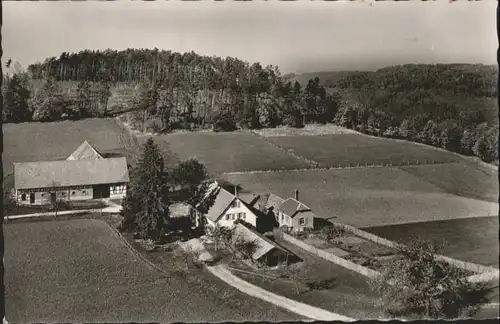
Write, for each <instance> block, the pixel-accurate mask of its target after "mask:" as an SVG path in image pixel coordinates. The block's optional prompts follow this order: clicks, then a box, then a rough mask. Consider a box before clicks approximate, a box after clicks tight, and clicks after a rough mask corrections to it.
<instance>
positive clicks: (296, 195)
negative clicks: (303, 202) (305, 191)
mask: <svg viewBox="0 0 500 324" xmlns="http://www.w3.org/2000/svg"><path fill="white" fill-rule="evenodd" d="M295 200H297V201H299V190H298V189H295Z"/></svg>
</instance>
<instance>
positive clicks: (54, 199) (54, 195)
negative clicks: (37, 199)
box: [50, 192, 57, 203]
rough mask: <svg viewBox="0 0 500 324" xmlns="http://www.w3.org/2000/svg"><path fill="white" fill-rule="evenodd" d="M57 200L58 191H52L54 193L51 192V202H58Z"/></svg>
mask: <svg viewBox="0 0 500 324" xmlns="http://www.w3.org/2000/svg"><path fill="white" fill-rule="evenodd" d="M56 200H57V199H56V193H55V192H52V193H51V194H50V202H51V203H55V202H56Z"/></svg>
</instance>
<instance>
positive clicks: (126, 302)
mask: <svg viewBox="0 0 500 324" xmlns="http://www.w3.org/2000/svg"><path fill="white" fill-rule="evenodd" d="M4 235H5V267H6V274H5V281H6V301H7V304H6V307H7V310H6V313H7V314H6V319H7V320H8V321H9V322H23V323H25V322H125V321H126V322H181V321H182V322H219V321H296V320H301V319H302V318H301V317H300V316H299V315H295V314H292V313H289V312H287V311H285V310H282V309H279V308H278V307H276V306H274V305H272V304H269V303H266V302H264V301H261V300H258V299H254V298H251V297H249V296H247V295H245V294H243V293H241V292H239V291H237V290H236V289H234V288H232V287H230V286H228V285H226V284H225V283H223V282H220V283H219V282H217V281H216V280H214V278H213V277H211V278H208V277H207V278H206V279H207V281H210V282H211V283H214V282H217V288H220V289H221V290H220V291H221V292H220V296H216V295H214V294H210V293H207V292H204V290H203V287H200V286H197V285H194V284H189V283H187V282H186V281H184V280H183V279H182V278H180V277H178V276H175V275H171V276H166V275H164V274H162V273H160V272H158V271H156V270H153V269H151V268H150V267H148V266H147V265H146V264H145V263H144V262H143V261H141V260H140V259H139V258H138V257H137V256H136V255H135V254H134V253H132V252H131V251H130V250H129V248H128V247H126V246H125V245H124V244H123V242H122V241H121V240H120V238H119V237H118V236H117V234H116V233H115V232H113V230H112V229H111V228H109V227H108V225H107V224H105V223H104V222H102V221H97V220H86V219H75V220H69V221H50V222H31V223H26V222H25V223H9V224H5V225H4ZM205 275H206V276H211V275H210V274H200V276H205ZM219 284H220V287H218V285H219ZM226 296H229V297H226Z"/></svg>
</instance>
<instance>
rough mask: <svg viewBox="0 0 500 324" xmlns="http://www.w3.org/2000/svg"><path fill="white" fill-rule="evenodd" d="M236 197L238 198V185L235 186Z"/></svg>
mask: <svg viewBox="0 0 500 324" xmlns="http://www.w3.org/2000/svg"><path fill="white" fill-rule="evenodd" d="M234 195H235V196H236V197H238V185H235V186H234Z"/></svg>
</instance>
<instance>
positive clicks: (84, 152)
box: [14, 141, 129, 205]
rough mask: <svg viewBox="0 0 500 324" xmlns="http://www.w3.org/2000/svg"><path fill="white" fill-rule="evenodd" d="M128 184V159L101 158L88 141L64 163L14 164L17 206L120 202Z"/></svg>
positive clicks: (63, 161)
mask: <svg viewBox="0 0 500 324" xmlns="http://www.w3.org/2000/svg"><path fill="white" fill-rule="evenodd" d="M128 182H129V173H128V166H127V159H126V158H125V157H116V158H103V157H102V155H101V154H100V153H99V151H97V149H95V148H94V147H93V146H92V145H91V144H90V143H88V142H87V141H85V142H83V143H82V144H81V145H80V146H79V147H78V148H77V149H76V150H75V151H74V152H73V153H72V154H71V155H70V156H69V157H68V158H67V159H66V160H62V161H38V162H24V163H14V189H15V199H16V201H17V202H18V203H19V204H28V205H30V204H33V205H41V204H47V203H51V202H53V201H55V200H58V199H59V200H89V199H101V198H112V199H121V198H123V197H124V196H125V194H126V189H127V183H128Z"/></svg>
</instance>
